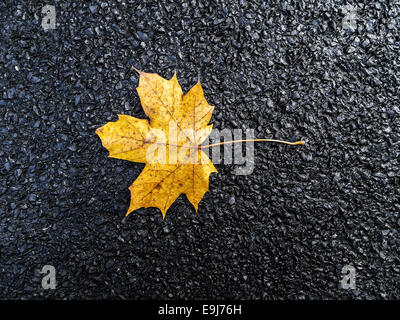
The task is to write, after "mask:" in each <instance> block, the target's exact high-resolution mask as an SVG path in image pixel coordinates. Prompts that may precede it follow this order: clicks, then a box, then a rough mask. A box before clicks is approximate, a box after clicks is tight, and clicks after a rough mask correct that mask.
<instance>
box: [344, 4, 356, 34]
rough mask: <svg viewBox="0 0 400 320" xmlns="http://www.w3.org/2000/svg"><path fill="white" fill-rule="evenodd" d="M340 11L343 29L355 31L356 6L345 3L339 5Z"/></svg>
mask: <svg viewBox="0 0 400 320" xmlns="http://www.w3.org/2000/svg"><path fill="white" fill-rule="evenodd" d="M341 9H342V13H343V15H344V17H343V19H342V28H343V30H345V31H346V30H350V31H352V32H353V31H355V30H356V29H357V19H358V16H357V8H356V7H354V6H352V5H351V4H348V5H345V6H342V7H341Z"/></svg>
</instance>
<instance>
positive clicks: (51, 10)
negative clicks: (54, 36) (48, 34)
mask: <svg viewBox="0 0 400 320" xmlns="http://www.w3.org/2000/svg"><path fill="white" fill-rule="evenodd" d="M42 14H43V18H42V28H43V29H45V30H49V29H55V28H56V7H55V6H52V5H45V6H44V7H43V8H42Z"/></svg>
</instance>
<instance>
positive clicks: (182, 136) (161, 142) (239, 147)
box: [144, 121, 254, 175]
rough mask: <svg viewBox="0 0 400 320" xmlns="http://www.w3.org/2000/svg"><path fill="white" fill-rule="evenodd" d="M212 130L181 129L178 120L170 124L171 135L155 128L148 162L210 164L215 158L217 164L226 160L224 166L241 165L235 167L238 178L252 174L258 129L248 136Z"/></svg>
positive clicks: (148, 139)
mask: <svg viewBox="0 0 400 320" xmlns="http://www.w3.org/2000/svg"><path fill="white" fill-rule="evenodd" d="M210 130H211V129H210V128H208V129H207V128H206V129H200V130H197V131H196V130H193V129H184V130H181V129H179V128H178V124H177V123H176V122H175V121H170V122H169V129H168V130H167V132H166V131H164V130H161V129H151V130H150V131H149V132H148V134H147V136H146V140H145V141H144V144H149V147H148V148H147V152H146V160H147V162H148V163H151V164H156V163H159V164H177V163H184V164H206V163H208V162H209V161H210V159H211V160H212V162H213V163H214V164H219V163H221V162H222V161H223V163H224V164H235V165H241V166H240V167H238V168H235V174H236V175H249V174H251V173H252V172H253V170H254V142H253V141H252V140H253V139H254V130H253V129H247V130H246V132H245V136H243V131H242V130H241V129H234V130H230V129H224V130H218V129H214V130H212V131H211V132H210ZM221 138H223V142H221ZM211 141H212V142H213V143H212V144H210V142H211ZM239 141H240V143H239ZM235 142H237V143H235ZM201 144H202V145H201ZM243 145H244V146H245V148H243ZM222 146H223V155H222V156H221V147H222ZM210 149H211V152H210ZM199 151H201V152H199ZM243 151H245V155H243Z"/></svg>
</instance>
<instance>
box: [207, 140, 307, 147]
mask: <svg viewBox="0 0 400 320" xmlns="http://www.w3.org/2000/svg"><path fill="white" fill-rule="evenodd" d="M250 141H254V142H275V143H283V144H288V145H290V146H298V145H304V144H305V142H304V141H295V142H288V141H283V140H275V139H247V140H233V141H224V142H219V143H213V144H208V145H206V146H199V149H206V148H212V147H215V146H221V145H224V144H228V143H242V142H250Z"/></svg>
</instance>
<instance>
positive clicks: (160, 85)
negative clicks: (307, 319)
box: [96, 69, 217, 218]
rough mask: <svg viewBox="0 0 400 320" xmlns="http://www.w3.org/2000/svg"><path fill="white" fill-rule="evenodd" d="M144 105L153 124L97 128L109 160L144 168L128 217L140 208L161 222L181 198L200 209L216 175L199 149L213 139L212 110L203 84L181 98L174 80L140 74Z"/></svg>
mask: <svg viewBox="0 0 400 320" xmlns="http://www.w3.org/2000/svg"><path fill="white" fill-rule="evenodd" d="M135 70H136V69H135ZM136 71H137V72H138V73H139V75H140V78H139V86H138V87H137V91H138V93H139V97H140V101H141V103H142V107H143V109H144V112H145V113H146V115H147V116H148V117H149V118H150V123H149V121H148V120H146V119H138V118H134V117H131V116H127V115H118V120H117V121H116V122H108V123H107V124H106V125H104V126H102V127H100V128H98V129H97V130H96V133H97V134H98V135H99V137H100V139H101V141H102V144H103V146H104V147H105V148H106V149H107V150H108V151H109V157H112V158H118V159H124V160H129V161H134V162H142V163H146V166H145V168H144V169H143V171H142V172H141V174H140V175H139V177H138V178H137V179H136V180H135V181H134V182H133V184H132V185H131V186H130V187H129V189H130V191H131V202H130V206H129V209H128V212H127V214H126V215H128V214H129V213H131V212H132V211H134V210H136V209H139V208H141V207H145V208H147V207H156V208H159V209H160V210H161V212H162V215H163V218H165V214H166V212H167V210H168V208H169V207H170V206H171V205H172V203H173V202H174V201H175V200H176V199H177V198H178V197H179V196H180V195H181V194H185V195H186V197H187V198H188V200H189V201H190V202H191V203H192V204H193V206H194V207H195V209H196V212H197V209H198V204H199V202H200V200H201V199H202V198H203V196H204V194H205V193H206V192H207V191H208V190H209V176H210V174H211V173H212V172H217V170H216V169H215V167H214V165H213V164H212V162H211V160H210V159H209V158H208V157H207V155H206V154H205V153H204V152H203V151H201V149H200V148H199V146H200V145H201V143H202V142H203V141H204V140H205V139H206V138H207V136H208V135H209V134H210V133H211V130H212V125H209V124H208V123H209V122H210V119H211V116H212V112H213V110H214V107H213V106H210V105H209V104H208V103H207V101H206V99H205V97H204V93H203V89H202V87H201V84H200V80H199V81H198V82H197V84H196V85H195V86H194V87H192V88H191V89H190V90H189V92H187V93H186V94H185V95H183V92H182V89H181V86H180V85H179V83H178V80H177V78H176V74H174V76H173V77H172V78H171V79H170V80H166V79H164V78H162V77H160V76H159V75H157V74H155V73H145V72H142V71H140V70H136Z"/></svg>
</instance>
